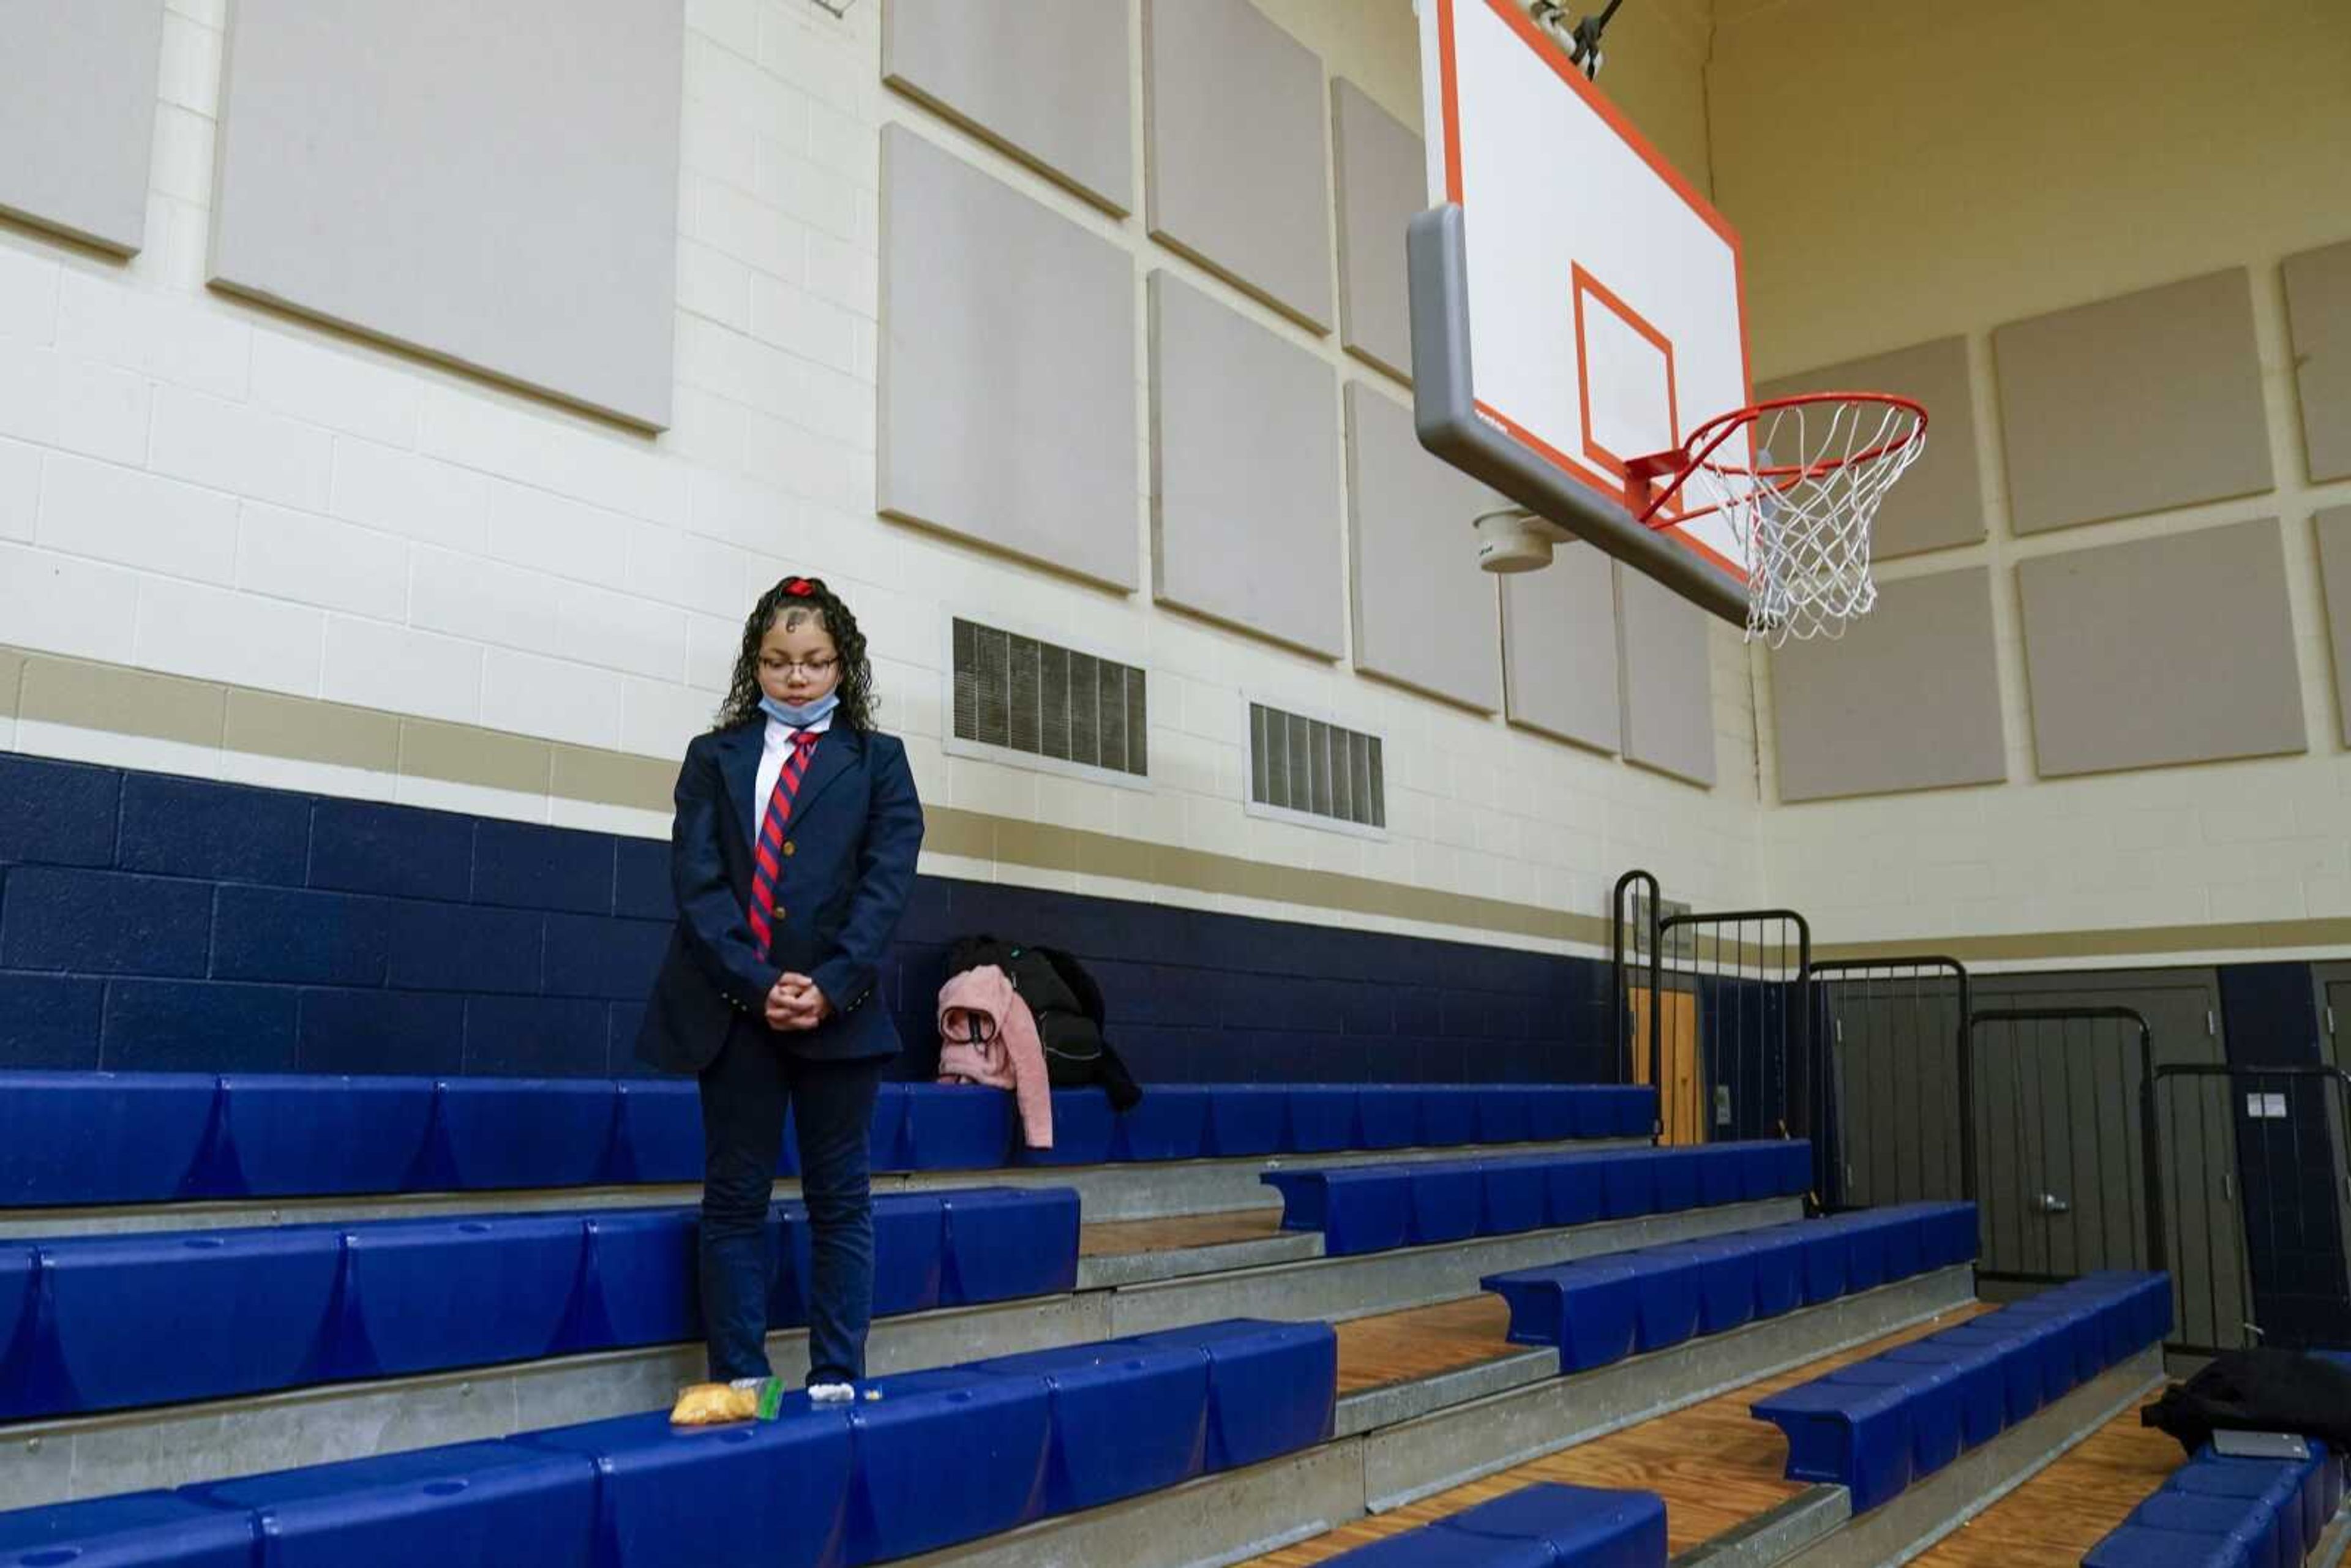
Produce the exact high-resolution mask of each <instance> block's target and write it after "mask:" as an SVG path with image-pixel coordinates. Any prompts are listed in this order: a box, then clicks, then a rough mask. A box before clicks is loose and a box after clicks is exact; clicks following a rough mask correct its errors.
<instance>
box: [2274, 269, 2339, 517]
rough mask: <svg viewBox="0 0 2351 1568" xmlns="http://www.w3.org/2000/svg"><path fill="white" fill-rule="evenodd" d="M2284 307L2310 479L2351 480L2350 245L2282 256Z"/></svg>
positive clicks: (2317, 480) (2314, 480) (2315, 480)
mask: <svg viewBox="0 0 2351 1568" xmlns="http://www.w3.org/2000/svg"><path fill="white" fill-rule="evenodd" d="M2285 305H2286V314H2287V315H2288V316H2289V317H2290V318H2291V319H2292V322H2293V328H2294V379H2295V381H2296V382H2297V383H2298V384H2299V386H2300V387H2301V391H2302V442H2303V450H2304V452H2305V453H2307V454H2308V455H2309V463H2310V477H2311V480H2312V482H2313V483H2316V482H2319V481H2322V480H2326V479H2342V478H2351V241H2346V242H2345V243H2343V244H2341V245H2331V246H2327V247H2326V248H2325V250H2312V251H2304V253H2303V254H2302V255H2300V256H2287V257H2286V258H2285Z"/></svg>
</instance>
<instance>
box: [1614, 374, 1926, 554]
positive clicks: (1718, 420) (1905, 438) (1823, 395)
mask: <svg viewBox="0 0 2351 1568" xmlns="http://www.w3.org/2000/svg"><path fill="white" fill-rule="evenodd" d="M1833 403H1834V404H1844V405H1847V406H1865V405H1868V404H1872V403H1875V404H1879V405H1882V406H1884V407H1887V408H1893V409H1898V410H1901V411H1903V412H1905V413H1909V414H1911V415H1912V416H1913V421H1914V422H1913V423H1910V424H1909V425H1907V427H1905V428H1904V429H1903V430H1902V431H1901V432H1900V433H1899V434H1896V435H1893V436H1890V437H1888V438H1887V439H1886V440H1884V441H1881V442H1879V443H1877V444H1876V445H1874V446H1870V447H1867V448H1865V449H1864V450H1862V451H1860V452H1846V453H1839V454H1836V455H1834V456H1823V457H1815V458H1809V459H1805V460H1802V461H1799V462H1795V463H1772V464H1767V465H1763V466H1761V467H1753V466H1741V465H1738V464H1733V463H1725V464H1720V465H1717V467H1716V472H1718V473H1721V474H1728V475H1732V476H1740V477H1745V478H1750V479H1756V480H1760V481H1761V482H1762V483H1763V484H1766V485H1769V486H1771V488H1772V489H1774V490H1779V491H1785V490H1787V489H1789V488H1791V487H1792V486H1796V485H1799V484H1802V483H1803V482H1804V481H1805V480H1807V479H1818V478H1820V477H1821V476H1823V475H1827V474H1834V473H1835V472H1836V471H1837V470H1838V469H1840V468H1845V467H1850V466H1852V465H1855V464H1858V463H1875V462H1877V461H1879V460H1881V459H1883V458H1886V457H1890V456H1893V455H1895V454H1896V453H1898V452H1900V451H1901V450H1902V449H1903V448H1905V447H1907V446H1908V445H1910V444H1913V443H1914V442H1917V441H1918V440H1919V439H1921V438H1922V437H1923V436H1925V434H1927V408H1926V405H1925V404H1924V403H1920V402H1916V401H1914V400H1912V399H1910V398H1907V397H1901V396H1898V395H1896V394H1895V393H1893V392H1799V393H1796V394H1795V395H1793V396H1792V397H1775V398H1766V399H1765V400H1764V401H1762V402H1757V403H1750V404H1749V405H1748V406H1747V407H1745V408H1738V409H1733V410H1731V411H1730V412H1729V413H1722V414H1717V415H1716V416H1715V417H1714V418H1712V419H1709V420H1708V421H1707V422H1706V423H1704V424H1701V425H1699V426H1698V428H1697V429H1695V430H1693V431H1691V432H1690V433H1689V438H1688V439H1687V441H1684V442H1683V443H1682V444H1681V445H1679V446H1677V447H1675V448H1674V449H1672V450H1670V451H1667V452H1658V453H1653V454H1651V455H1648V456H1646V457H1635V458H1634V459H1633V460H1632V461H1631V462H1630V463H1627V464H1626V465H1625V478H1626V482H1627V486H1628V488H1629V489H1630V490H1631V491H1632V495H1633V499H1634V500H1635V503H1636V505H1637V506H1638V508H1639V510H1638V512H1637V516H1638V517H1640V520H1641V521H1642V522H1644V523H1646V524H1648V525H1649V526H1650V527H1651V528H1668V527H1672V526H1674V525H1676V524H1678V523H1686V522H1688V521H1690V520H1691V519H1692V518H1695V517H1705V516H1707V515H1708V514H1709V513H1712V512H1716V511H1719V510H1720V508H1719V507H1704V508H1702V509H1700V510H1698V511H1695V512H1687V511H1686V512H1679V513H1677V514H1675V515H1674V516H1673V517H1658V516H1657V514H1658V513H1659V512H1660V511H1661V510H1663V509H1664V507H1665V505H1666V503H1667V502H1668V501H1670V500H1672V499H1673V498H1674V497H1675V496H1676V495H1677V493H1679V491H1680V490H1681V487H1682V485H1683V483H1684V482H1685V481H1686V480H1687V479H1688V478H1689V476H1690V475H1691V474H1693V473H1695V472H1696V471H1697V470H1698V468H1699V467H1700V466H1701V465H1705V464H1706V462H1707V460H1708V458H1710V457H1712V456H1713V455H1715V453H1716V452H1717V451H1718V450H1719V449H1720V448H1721V446H1722V444H1723V443H1724V442H1726V441H1729V439H1730V438H1731V436H1732V435H1734V434H1737V433H1738V432H1739V430H1740V427H1741V426H1743V425H1750V424H1752V423H1755V422H1756V421H1757V420H1759V419H1761V418H1762V417H1763V416H1764V415H1765V414H1768V413H1777V412H1779V411H1780V410H1782V409H1787V408H1809V407H1819V406H1825V405H1828V404H1833ZM1669 476H1670V479H1671V483H1669V484H1667V485H1666V486H1664V487H1663V488H1662V489H1658V488H1655V486H1656V482H1657V481H1658V480H1661V479H1667V478H1668V477H1669Z"/></svg>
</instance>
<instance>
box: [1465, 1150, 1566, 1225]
mask: <svg viewBox="0 0 2351 1568" xmlns="http://www.w3.org/2000/svg"><path fill="white" fill-rule="evenodd" d="M1479 1183H1480V1186H1479V1206H1480V1207H1479V1218H1478V1233H1479V1235H1481V1236H1515V1235H1517V1234H1519V1233H1520V1232H1521V1231H1527V1230H1541V1228H1543V1225H1544V1223H1545V1220H1546V1218H1547V1210H1548V1207H1549V1203H1548V1199H1547V1195H1546V1193H1545V1190H1544V1189H1545V1187H1546V1186H1548V1185H1549V1184H1548V1183H1547V1182H1546V1181H1545V1179H1544V1176H1543V1169H1542V1166H1540V1165H1538V1164H1536V1163H1534V1162H1533V1161H1531V1160H1522V1159H1509V1158H1503V1159H1490V1160H1484V1161H1481V1162H1479Z"/></svg>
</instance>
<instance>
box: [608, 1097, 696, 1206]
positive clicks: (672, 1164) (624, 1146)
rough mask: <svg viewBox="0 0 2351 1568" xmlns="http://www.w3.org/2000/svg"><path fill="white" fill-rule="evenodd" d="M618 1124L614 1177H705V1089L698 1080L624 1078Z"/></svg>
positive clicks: (634, 1179)
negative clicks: (703, 1142)
mask: <svg viewBox="0 0 2351 1568" xmlns="http://www.w3.org/2000/svg"><path fill="white" fill-rule="evenodd" d="M614 1093H615V1094H616V1095H617V1096H618V1097H619V1101H620V1106H619V1112H618V1114H617V1117H616V1119H615V1121H614V1123H613V1130H612V1164H611V1179H612V1180H613V1181H615V1182H619V1183H623V1184H626V1183H643V1182H689V1181H700V1180H701V1179H702V1092H701V1089H700V1088H699V1086H698V1085H696V1084H694V1083H692V1082H684V1083H674V1082H667V1081H664V1080H661V1079H629V1080H623V1081H622V1082H621V1083H620V1084H618V1085H617V1086H616V1087H615V1089H614Z"/></svg>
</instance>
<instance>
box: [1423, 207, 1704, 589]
mask: <svg viewBox="0 0 2351 1568" xmlns="http://www.w3.org/2000/svg"><path fill="white" fill-rule="evenodd" d="M1405 264H1406V271H1407V276H1408V279H1409V285H1410V299H1411V308H1412V377H1413V424H1414V428H1415V429H1416V431H1417V432H1418V434H1419V435H1420V444H1421V445H1423V446H1425V447H1426V448H1427V449H1428V451H1429V452H1430V453H1431V454H1433V455H1436V456H1437V457H1439V458H1442V459H1443V460H1445V461H1446V462H1447V463H1450V464H1452V465H1454V466H1455V467H1456V468H1458V469H1460V470H1461V471H1462V472H1464V473H1466V474H1468V476H1470V477H1472V478H1474V479H1476V480H1478V481H1479V482H1480V483H1482V484H1485V485H1488V486H1492V487H1493V488H1494V489H1496V490H1499V491H1500V492H1501V493H1502V494H1503V495H1504V496H1507V497H1510V499H1511V500H1512V501H1515V502H1517V503H1518V504H1519V505H1520V506H1521V507H1526V508H1527V509H1528V510H1530V511H1531V512H1533V513H1534V514H1535V521H1536V523H1537V525H1538V527H1539V528H1541V530H1542V531H1543V532H1544V533H1546V534H1547V535H1555V536H1556V538H1558V539H1559V540H1562V541H1564V540H1567V539H1571V538H1581V539H1583V540H1584V541H1585V542H1587V543H1589V544H1591V545H1593V546H1594V547H1596V548H1597V549H1600V550H1602V551H1603V552H1604V553H1605V554H1607V555H1610V556H1613V557H1614V558H1615V559H1618V560H1621V561H1623V562H1624V563H1625V565H1626V566H1629V567H1631V568H1632V569H1633V570H1635V571H1638V572H1640V573H1642V574H1643V575H1645V576H1646V577H1650V578H1653V579H1655V580H1657V581H1658V582H1661V583H1663V584H1665V585H1666V586H1667V588H1670V589H1672V590H1673V591H1675V592H1676V593H1678V594H1680V595H1681V596H1682V597H1683V598H1684V599H1687V600H1688V601H1690V602H1691V603H1693V604H1696V605H1697V606H1698V608H1699V609H1701V610H1704V611H1706V612H1708V613H1710V614H1713V615H1718V616H1720V617H1721V618H1722V619H1723V620H1725V621H1728V622H1730V623H1731V624H1733V625H1735V626H1741V627H1743V626H1745V625H1746V624H1747V589H1746V586H1745V585H1744V584H1743V583H1740V582H1739V581H1738V580H1735V579H1733V578H1731V577H1729V576H1728V575H1726V574H1724V573H1722V572H1720V571H1718V570H1714V569H1713V568H1711V567H1708V566H1707V565H1705V564H1703V563H1702V562H1701V561H1699V560H1698V559H1696V558H1695V557H1693V556H1692V555H1691V554H1690V553H1689V552H1687V551H1686V550H1683V549H1679V548H1678V547H1677V546H1676V545H1675V544H1674V543H1673V541H1672V540H1671V539H1670V538H1667V536H1666V535H1664V534H1662V533H1659V532H1657V531H1655V530H1653V529H1651V528H1646V527H1645V526H1644V525H1643V524H1642V523H1641V522H1640V521H1639V520H1638V519H1636V518H1635V517H1634V516H1633V514H1632V513H1631V512H1630V511H1628V510H1626V509H1625V507H1623V506H1621V505H1618V504H1615V503H1613V502H1611V501H1609V500H1607V499H1605V498H1604V497H1600V496H1598V495H1595V494H1594V493H1593V492H1592V491H1591V490H1588V489H1586V488H1585V487H1584V486H1582V485H1579V484H1577V483H1575V482H1574V481H1573V479H1571V478H1569V477H1568V476H1566V475H1564V474H1562V473H1561V472H1560V471H1559V470H1558V469H1556V468H1554V467H1552V465H1550V464H1549V463H1547V462H1545V461H1544V460H1543V459H1542V458H1541V456H1539V455H1536V454H1535V453H1533V452H1531V451H1529V450H1528V449H1527V448H1526V447H1524V446H1522V445H1520V444H1519V443H1518V442H1517V441H1515V440H1513V439H1511V438H1510V436H1509V435H1507V434H1503V432H1501V431H1500V430H1499V429H1497V428H1496V427H1495V426H1493V425H1492V424H1489V423H1487V421H1486V420H1485V419H1484V418H1483V417H1481V416H1480V415H1479V412H1478V406H1477V401H1476V394H1475V392H1474V391H1473V388H1474V385H1475V383H1474V382H1473V381H1472V380H1471V377H1470V365H1469V292H1468V249H1467V246H1466V245H1465V241H1464V227H1463V223H1462V212H1461V208H1460V207H1459V206H1458V204H1452V203H1447V204H1445V205H1443V206H1437V207H1431V208H1429V209H1428V210H1427V211H1426V212H1424V213H1421V214H1418V215H1417V216H1416V217H1415V218H1414V219H1413V220H1412V222H1411V224H1410V225H1409V226H1408V227H1407V229H1406V231H1405ZM1467 542H1468V541H1467V540H1465V541H1464V544H1465V546H1466V544H1467Z"/></svg>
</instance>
